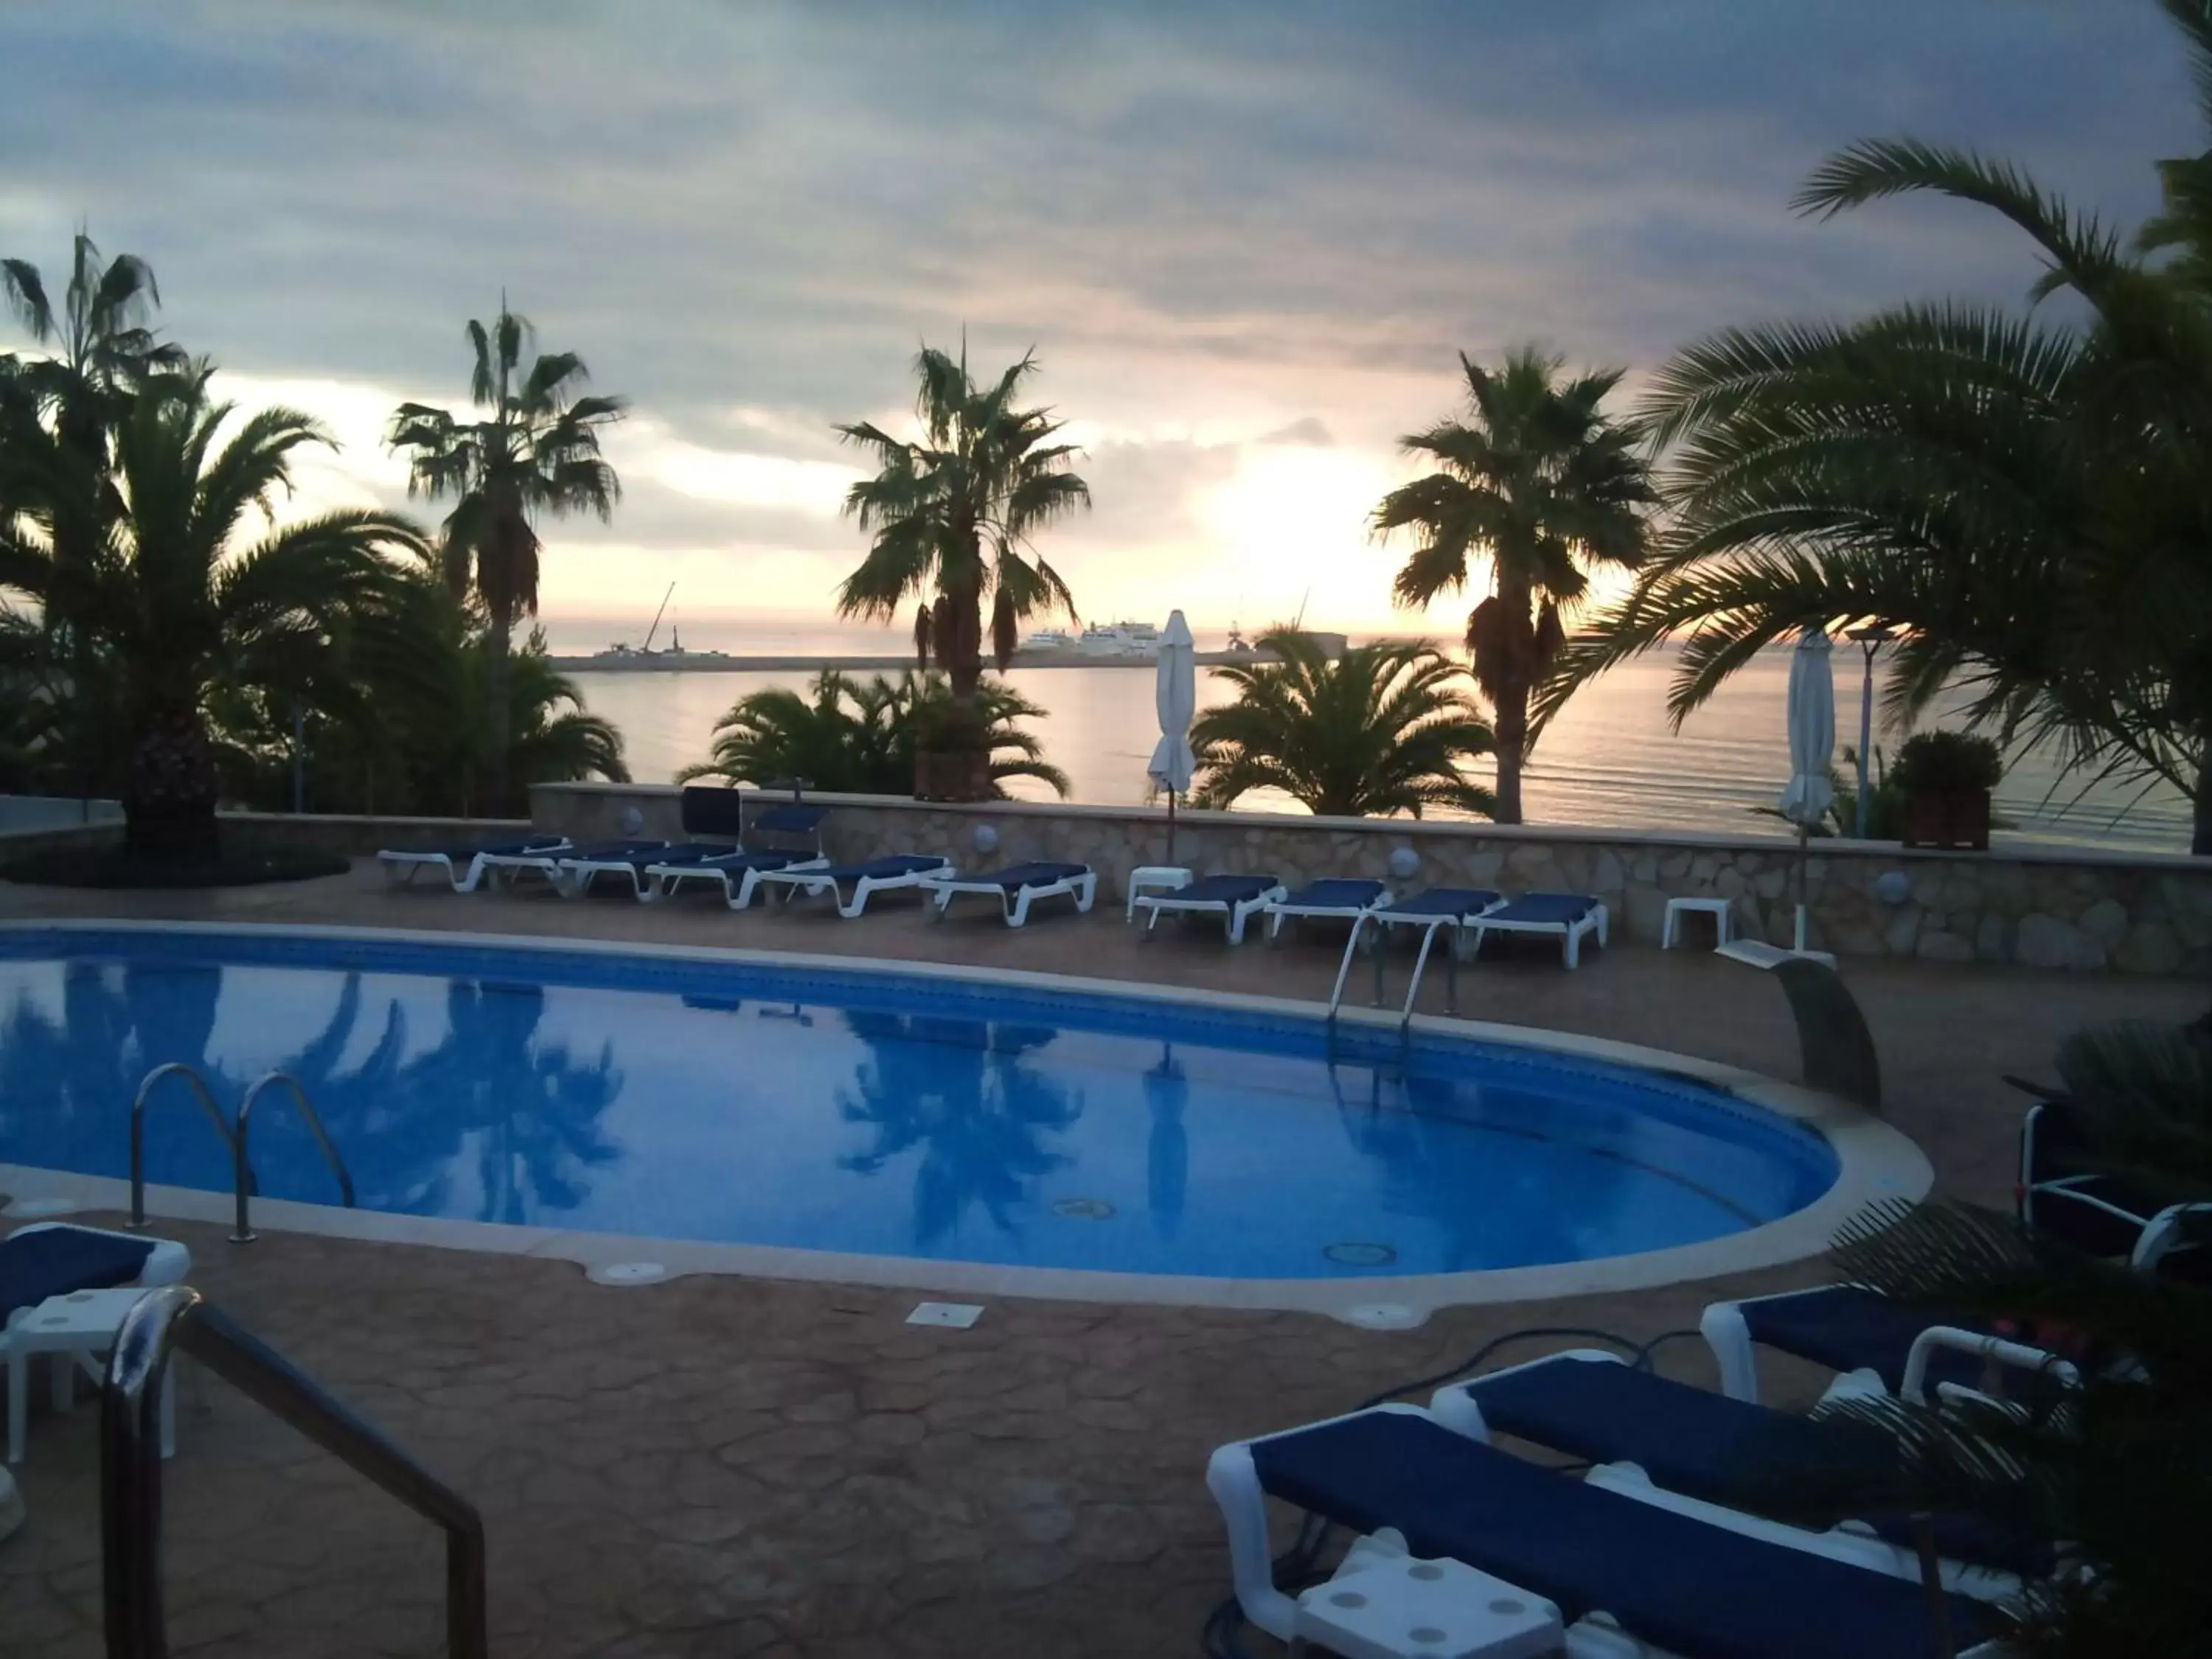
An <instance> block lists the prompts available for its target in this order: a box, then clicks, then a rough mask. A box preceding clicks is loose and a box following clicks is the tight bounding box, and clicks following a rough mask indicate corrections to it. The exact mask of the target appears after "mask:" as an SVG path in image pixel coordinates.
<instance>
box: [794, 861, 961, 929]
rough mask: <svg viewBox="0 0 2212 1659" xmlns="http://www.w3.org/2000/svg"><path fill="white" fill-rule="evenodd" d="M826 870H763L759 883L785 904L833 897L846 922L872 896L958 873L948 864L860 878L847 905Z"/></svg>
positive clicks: (817, 867) (856, 880)
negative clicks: (777, 892) (773, 888)
mask: <svg viewBox="0 0 2212 1659" xmlns="http://www.w3.org/2000/svg"><path fill="white" fill-rule="evenodd" d="M829 867H830V866H829V865H828V864H826V863H825V864H822V865H818V866H815V867H814V868H813V869H812V870H811V871H809V870H793V869H783V870H763V871H762V872H760V878H761V879H762V880H763V881H768V882H774V883H775V884H776V885H778V886H780V887H781V888H782V889H783V890H784V895H783V902H785V903H786V904H788V903H790V902H791V901H792V900H793V899H795V898H812V897H814V896H816V895H817V894H820V893H825V892H826V893H829V894H830V895H832V896H836V900H837V914H838V915H841V916H842V917H844V918H845V920H846V921H852V920H853V919H854V917H855V916H857V915H860V913H861V912H862V911H863V910H866V908H868V900H869V897H870V896H872V895H873V894H876V893H888V892H892V891H894V890H897V889H899V888H902V887H920V886H921V885H922V884H924V883H926V882H927V881H929V880H930V879H931V878H939V877H945V876H954V875H957V874H958V873H959V872H958V871H957V870H955V869H954V868H953V867H952V866H951V865H950V864H942V865H939V866H938V867H937V868H935V869H934V870H909V871H908V872H906V873H905V874H904V875H897V876H861V877H859V878H856V879H855V880H854V883H853V896H852V899H851V900H850V902H848V901H847V900H846V899H845V898H844V897H843V896H842V895H840V894H838V892H837V884H836V881H835V880H834V879H833V878H830V877H829V875H827V874H825V873H823V872H825V871H827V870H828V869H829Z"/></svg>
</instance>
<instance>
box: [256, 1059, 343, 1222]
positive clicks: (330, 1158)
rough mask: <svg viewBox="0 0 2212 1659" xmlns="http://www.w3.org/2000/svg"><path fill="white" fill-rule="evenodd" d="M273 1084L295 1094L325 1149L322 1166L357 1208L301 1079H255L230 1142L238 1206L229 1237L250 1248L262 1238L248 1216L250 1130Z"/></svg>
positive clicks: (276, 1075) (318, 1143) (279, 1075)
mask: <svg viewBox="0 0 2212 1659" xmlns="http://www.w3.org/2000/svg"><path fill="white" fill-rule="evenodd" d="M272 1083H281V1084H283V1085H284V1086H285V1087H286V1088H288V1089H289V1090H290V1091H292V1103H293V1104H294V1105H295V1106H297V1107H298V1108H299V1110H300V1116H301V1120H302V1121H305V1122H306V1124H307V1133H309V1134H311V1135H313V1136H314V1138H315V1145H316V1146H319V1147H320V1148H322V1152H323V1162H324V1163H325V1164H329V1165H330V1166H331V1174H332V1175H334V1176H337V1178H338V1192H339V1194H340V1195H341V1198H342V1200H343V1203H344V1205H345V1206H346V1208H348V1209H349V1210H350V1209H351V1208H353V1206H354V1203H353V1176H352V1174H351V1172H350V1171H349V1170H347V1169H346V1166H345V1160H344V1159H343V1158H340V1157H339V1156H338V1149H337V1147H336V1146H333V1145H332V1144H331V1136H330V1131H329V1130H327V1129H325V1128H324V1127H323V1118H322V1114H321V1113H319V1112H318V1111H317V1110H316V1109H315V1103H314V1102H313V1101H312V1100H309V1099H308V1098H307V1090H306V1089H305V1088H304V1087H302V1086H301V1082H300V1079H297V1078H295V1077H294V1076H293V1075H292V1074H291V1073H289V1072H270V1073H264V1075H263V1076H261V1077H258V1078H256V1079H254V1081H253V1086H252V1088H250V1089H248V1090H247V1091H246V1098H245V1099H243V1100H241V1101H240V1102H239V1103H238V1132H237V1133H236V1134H234V1136H233V1137H232V1138H231V1143H230V1151H231V1157H232V1158H233V1160H234V1163H233V1176H234V1180H233V1183H232V1184H233V1188H234V1192H233V1197H234V1201H235V1205H236V1214H235V1222H236V1225H234V1227H233V1228H232V1230H231V1235H230V1242H231V1243H234V1244H251V1243H252V1242H253V1241H254V1240H255V1239H256V1238H257V1237H259V1235H258V1233H256V1232H255V1231H253V1222H252V1217H250V1216H249V1215H248V1214H247V1212H246V1211H247V1205H246V1199H247V1196H248V1194H250V1193H251V1192H252V1187H253V1165H252V1162H251V1161H250V1153H251V1150H252V1149H251V1137H252V1127H251V1126H252V1121H253V1103H254V1102H255V1101H257V1100H258V1099H260V1098H261V1091H263V1090H264V1089H266V1088H267V1087H268V1086H269V1085H270V1084H272Z"/></svg>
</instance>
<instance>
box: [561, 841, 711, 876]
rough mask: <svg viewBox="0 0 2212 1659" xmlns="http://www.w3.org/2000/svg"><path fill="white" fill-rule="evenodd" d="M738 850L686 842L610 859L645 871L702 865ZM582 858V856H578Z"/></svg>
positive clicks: (610, 861)
mask: <svg viewBox="0 0 2212 1659" xmlns="http://www.w3.org/2000/svg"><path fill="white" fill-rule="evenodd" d="M737 850H738V849H737V848H735V847H732V845H731V844H730V843H729V842H726V841H684V842H677V843H676V845H674V846H673V847H656V848H653V851H651V852H650V853H640V854H636V855H635V857H632V858H617V859H609V860H607V862H608V863H610V864H627V865H629V866H630V868H631V869H633V870H638V871H643V870H646V869H647V868H649V867H651V866H653V865H656V864H700V863H703V862H704V861H705V860H708V859H719V858H727V857H728V856H729V855H730V854H732V853H734V852H736V851H737ZM576 856H577V857H579V858H580V857H582V856H584V855H583V854H576Z"/></svg>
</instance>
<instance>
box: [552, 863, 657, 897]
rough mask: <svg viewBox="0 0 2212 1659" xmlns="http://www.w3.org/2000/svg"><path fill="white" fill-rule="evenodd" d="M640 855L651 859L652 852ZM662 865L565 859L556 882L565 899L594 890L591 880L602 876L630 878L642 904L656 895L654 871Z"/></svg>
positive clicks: (581, 895)
mask: <svg viewBox="0 0 2212 1659" xmlns="http://www.w3.org/2000/svg"><path fill="white" fill-rule="evenodd" d="M639 856H640V857H641V858H650V857H652V856H653V855H652V854H650V853H646V854H640V855H639ZM659 867H663V866H653V865H640V864H635V863H633V862H632V861H631V860H629V859H562V860H561V861H560V871H561V875H560V878H559V879H557V880H556V881H555V882H554V884H553V885H554V888H555V890H556V891H558V892H559V893H560V895H561V896H562V898H581V897H583V896H585V895H586V893H588V892H590V891H591V890H592V882H593V881H595V880H597V879H598V878H599V877H601V876H624V877H627V878H629V884H630V890H632V891H633V892H635V894H636V895H637V899H638V902H639V903H641V904H642V903H644V902H646V901H647V899H649V898H653V897H655V896H657V894H656V892H655V889H656V888H657V887H658V885H659V884H658V883H657V882H655V881H654V880H653V872H654V870H655V869H656V868H659ZM683 867H684V866H682V865H680V864H671V865H668V866H665V868H668V869H671V870H680V869H682V868H683Z"/></svg>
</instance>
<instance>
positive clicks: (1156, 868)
mask: <svg viewBox="0 0 2212 1659" xmlns="http://www.w3.org/2000/svg"><path fill="white" fill-rule="evenodd" d="M1190 882H1191V875H1190V872H1189V871H1188V870H1186V869H1184V868H1183V867H1182V866H1180V865H1175V864H1140V865H1139V866H1137V867H1136V868H1135V869H1133V870H1132V871H1130V872H1129V907H1128V910H1127V913H1126V914H1125V915H1123V916H1122V918H1121V920H1122V921H1125V922H1129V921H1135V920H1136V919H1137V896H1138V895H1139V893H1170V892H1173V891H1174V890H1176V888H1178V887H1188V886H1189V885H1190Z"/></svg>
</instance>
